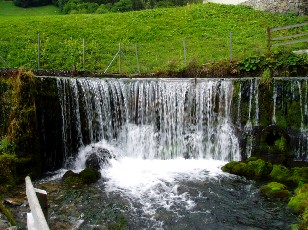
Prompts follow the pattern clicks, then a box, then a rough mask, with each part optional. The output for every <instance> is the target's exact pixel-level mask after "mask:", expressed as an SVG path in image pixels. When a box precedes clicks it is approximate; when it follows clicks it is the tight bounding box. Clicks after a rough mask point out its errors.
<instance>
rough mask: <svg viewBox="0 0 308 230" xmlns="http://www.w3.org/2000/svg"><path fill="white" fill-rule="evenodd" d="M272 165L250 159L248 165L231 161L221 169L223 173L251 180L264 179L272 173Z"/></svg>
mask: <svg viewBox="0 0 308 230" xmlns="http://www.w3.org/2000/svg"><path fill="white" fill-rule="evenodd" d="M272 168H273V166H272V164H271V163H269V162H265V161H263V160H261V159H258V160H254V158H251V159H249V160H248V163H245V162H236V161H231V162H229V163H227V164H226V165H224V166H223V167H222V171H223V172H228V173H232V174H235V175H239V176H245V177H248V178H253V179H261V178H266V177H268V175H269V174H270V172H271V171H272Z"/></svg>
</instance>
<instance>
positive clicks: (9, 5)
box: [0, 0, 60, 16]
mask: <svg viewBox="0 0 308 230" xmlns="http://www.w3.org/2000/svg"><path fill="white" fill-rule="evenodd" d="M56 14H60V11H59V9H58V8H57V7H55V6H52V5H50V6H41V7H31V8H21V7H16V6H15V5H14V4H13V2H12V1H4V0H0V16H35V15H41V16H42V15H56Z"/></svg>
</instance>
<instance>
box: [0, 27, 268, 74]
mask: <svg viewBox="0 0 308 230" xmlns="http://www.w3.org/2000/svg"><path fill="white" fill-rule="evenodd" d="M265 32H266V30H265V31H264V39H258V40H256V39H255V38H254V37H251V38H245V41H243V39H242V37H241V35H240V34H239V33H238V32H236V33H232V32H222V34H221V35H219V36H218V35H217V36H215V37H212V36H210V35H207V34H205V33H203V34H202V35H200V36H199V38H182V39H177V40H168V39H167V40H166V38H165V39H164V41H161V42H155V43H154V42H153V43H150V42H149V43H143V44H125V43H124V42H123V43H103V42H101V41H100V40H99V38H72V37H71V38H69V39H61V37H59V35H47V34H38V35H35V36H32V37H31V39H29V38H27V40H26V39H25V40H22V39H19V41H18V42H16V43H14V44H12V43H11V42H9V41H1V38H0V68H1V67H9V68H18V67H21V66H23V67H25V68H30V69H48V70H59V69H60V70H72V68H73V66H76V69H77V70H85V71H96V72H106V73H149V72H155V71H159V70H162V69H165V70H166V69H167V70H173V69H175V68H179V67H181V66H185V65H188V64H189V63H191V62H197V63H199V64H203V63H208V62H213V61H223V60H236V59H242V58H246V57H250V56H254V55H260V54H262V53H265V52H266V33H265Z"/></svg>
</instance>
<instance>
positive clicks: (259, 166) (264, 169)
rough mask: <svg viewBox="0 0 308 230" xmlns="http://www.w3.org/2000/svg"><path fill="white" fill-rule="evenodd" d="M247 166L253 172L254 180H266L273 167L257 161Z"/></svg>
mask: <svg viewBox="0 0 308 230" xmlns="http://www.w3.org/2000/svg"><path fill="white" fill-rule="evenodd" d="M248 165H249V166H250V167H251V168H253V170H254V177H255V178H256V179H261V178H266V177H268V176H269V174H270V173H271V171H272V169H273V165H272V164H271V163H269V162H266V161H264V160H261V159H258V160H256V161H249V162H248Z"/></svg>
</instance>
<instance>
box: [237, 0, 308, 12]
mask: <svg viewBox="0 0 308 230" xmlns="http://www.w3.org/2000/svg"><path fill="white" fill-rule="evenodd" d="M242 4H243V5H246V6H251V7H253V8H254V9H258V10H262V11H269V12H272V13H294V14H298V15H305V14H307V13H308V0H269V1H268V0H248V1H246V2H244V3H242Z"/></svg>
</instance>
